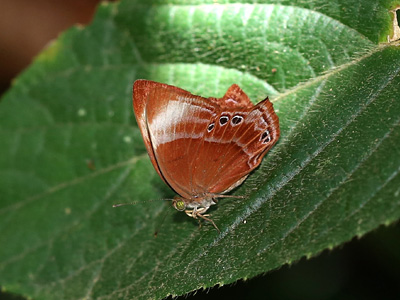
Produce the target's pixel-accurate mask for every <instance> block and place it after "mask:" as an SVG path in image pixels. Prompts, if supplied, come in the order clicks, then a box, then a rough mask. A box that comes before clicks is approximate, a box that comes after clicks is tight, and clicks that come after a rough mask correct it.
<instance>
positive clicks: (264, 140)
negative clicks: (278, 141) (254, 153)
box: [260, 130, 271, 144]
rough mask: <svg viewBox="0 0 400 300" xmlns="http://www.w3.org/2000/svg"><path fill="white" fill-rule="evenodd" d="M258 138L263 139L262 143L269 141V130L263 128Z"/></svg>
mask: <svg viewBox="0 0 400 300" xmlns="http://www.w3.org/2000/svg"><path fill="white" fill-rule="evenodd" d="M260 140H261V141H263V143H264V144H266V143H268V142H270V141H271V136H270V135H269V131H268V130H265V131H264V132H263V134H262V135H261V138H260Z"/></svg>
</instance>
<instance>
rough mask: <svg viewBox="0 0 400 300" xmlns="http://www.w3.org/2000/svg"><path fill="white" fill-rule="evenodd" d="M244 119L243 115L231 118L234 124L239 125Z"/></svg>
mask: <svg viewBox="0 0 400 300" xmlns="http://www.w3.org/2000/svg"><path fill="white" fill-rule="evenodd" d="M242 121H243V117H242V116H238V115H236V116H234V117H233V118H232V120H231V123H232V126H235V125H238V124H240V123H241V122H242Z"/></svg>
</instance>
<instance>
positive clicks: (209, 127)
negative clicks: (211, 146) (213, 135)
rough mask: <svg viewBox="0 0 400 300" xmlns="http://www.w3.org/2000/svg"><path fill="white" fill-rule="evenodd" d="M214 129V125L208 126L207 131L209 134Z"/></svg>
mask: <svg viewBox="0 0 400 300" xmlns="http://www.w3.org/2000/svg"><path fill="white" fill-rule="evenodd" d="M214 127H215V124H214V123H211V124H209V125H208V127H207V131H208V132H211V131H212V130H213V129H214Z"/></svg>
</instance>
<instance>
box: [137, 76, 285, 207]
mask: <svg viewBox="0 0 400 300" xmlns="http://www.w3.org/2000/svg"><path fill="white" fill-rule="evenodd" d="M133 104H134V110H135V116H136V119H137V121H138V125H139V128H140V130H141V132H142V135H143V139H144V141H145V144H146V148H147V151H148V153H149V156H150V158H151V161H152V163H153V166H154V168H155V169H156V170H157V172H158V174H159V175H160V177H161V178H162V179H163V180H164V181H165V182H166V183H167V184H169V185H170V186H171V188H172V189H173V190H175V192H177V193H178V194H180V195H181V196H182V197H184V198H187V199H191V198H193V197H194V196H201V195H204V194H221V193H224V192H227V191H228V190H230V189H232V188H233V187H235V186H237V185H239V184H240V183H241V182H242V181H243V180H244V179H245V178H246V176H247V175H248V174H249V172H251V171H252V170H253V169H254V168H256V167H257V166H258V165H259V164H260V163H261V160H262V158H263V157H264V155H265V154H266V153H267V152H268V150H269V149H270V148H271V147H272V146H273V145H274V144H275V143H276V141H277V140H278V138H279V121H278V117H277V116H276V114H275V112H274V110H273V108H272V104H271V102H270V101H269V100H268V99H266V100H264V101H262V102H260V103H259V104H257V105H256V106H254V105H253V104H252V103H251V102H250V100H249V98H248V97H247V95H246V94H245V93H244V92H243V91H242V90H241V89H240V87H239V86H237V85H235V84H234V85H232V86H231V87H230V88H229V89H228V91H227V92H226V94H225V96H224V97H222V98H208V99H206V98H203V97H199V96H195V95H192V94H191V93H189V92H187V91H185V90H182V89H180V88H177V87H174V86H170V85H166V84H161V83H156V82H152V81H148V80H138V81H136V82H135V84H134V94H133Z"/></svg>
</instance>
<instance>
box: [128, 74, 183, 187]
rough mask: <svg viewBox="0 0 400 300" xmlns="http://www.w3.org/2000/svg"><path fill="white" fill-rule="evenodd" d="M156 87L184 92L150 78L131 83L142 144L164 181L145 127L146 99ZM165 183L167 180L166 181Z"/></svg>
mask: <svg viewBox="0 0 400 300" xmlns="http://www.w3.org/2000/svg"><path fill="white" fill-rule="evenodd" d="M156 89H160V90H162V89H165V90H173V91H176V92H178V93H184V92H186V91H185V90H183V89H180V88H178V87H175V86H171V85H167V84H163V83H159V82H155V81H150V80H142V79H139V80H136V81H135V83H134V84H133V96H132V98H133V110H134V113H135V117H136V122H137V124H138V126H139V129H140V132H141V134H142V137H143V140H144V144H145V146H146V150H147V153H148V154H149V157H150V160H151V162H152V164H153V166H154V168H155V169H156V171H157V173H158V175H160V177H161V178H162V179H163V180H164V181H165V178H164V177H163V176H162V174H161V171H160V168H159V167H158V164H157V161H156V158H155V154H154V150H153V146H152V144H151V141H150V136H149V132H148V129H147V117H146V105H147V100H148V99H149V94H150V93H152V91H154V90H156ZM166 183H167V182H166Z"/></svg>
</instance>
